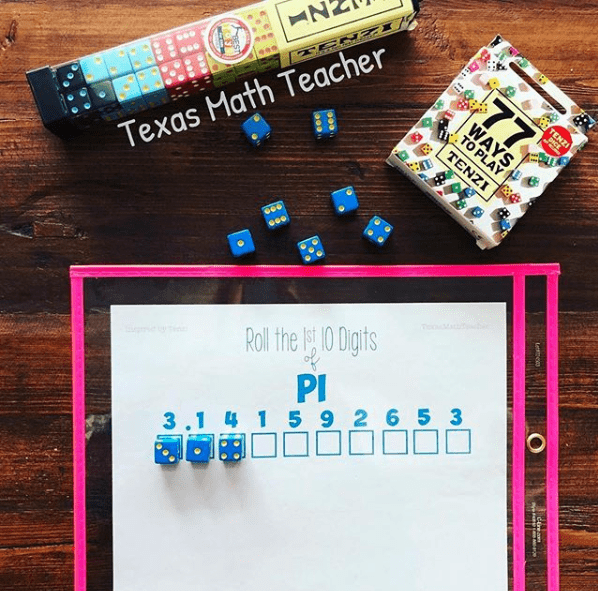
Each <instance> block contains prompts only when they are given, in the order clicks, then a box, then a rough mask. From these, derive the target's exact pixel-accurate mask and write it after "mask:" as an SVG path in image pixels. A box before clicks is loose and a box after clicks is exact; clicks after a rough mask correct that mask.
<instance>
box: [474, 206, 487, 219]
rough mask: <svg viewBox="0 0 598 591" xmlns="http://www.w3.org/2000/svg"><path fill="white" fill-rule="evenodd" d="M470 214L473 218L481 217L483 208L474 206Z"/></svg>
mask: <svg viewBox="0 0 598 591" xmlns="http://www.w3.org/2000/svg"><path fill="white" fill-rule="evenodd" d="M471 215H472V216H473V217H474V218H481V217H482V216H483V215H484V210H483V209H482V208H481V207H474V208H473V209H472V210H471Z"/></svg>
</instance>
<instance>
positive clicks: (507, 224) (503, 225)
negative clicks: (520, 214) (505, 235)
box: [498, 219, 511, 232]
mask: <svg viewBox="0 0 598 591" xmlns="http://www.w3.org/2000/svg"><path fill="white" fill-rule="evenodd" d="M498 225H499V226H500V229H501V230H502V231H503V232H506V231H507V230H510V229H511V222H510V221H509V220H507V219H504V220H500V222H498Z"/></svg>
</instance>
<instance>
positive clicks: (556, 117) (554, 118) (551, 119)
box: [548, 111, 559, 123]
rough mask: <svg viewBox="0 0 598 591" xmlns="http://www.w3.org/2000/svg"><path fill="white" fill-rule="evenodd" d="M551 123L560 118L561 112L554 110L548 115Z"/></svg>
mask: <svg viewBox="0 0 598 591" xmlns="http://www.w3.org/2000/svg"><path fill="white" fill-rule="evenodd" d="M548 118H549V119H550V122H551V123H556V122H557V121H558V120H559V114H558V113H555V112H554V111H553V112H552V113H550V115H548Z"/></svg>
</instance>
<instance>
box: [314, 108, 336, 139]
mask: <svg viewBox="0 0 598 591" xmlns="http://www.w3.org/2000/svg"><path fill="white" fill-rule="evenodd" d="M311 122H312V125H313V128H314V135H315V136H316V137H317V138H318V139H322V138H324V139H327V138H331V137H334V136H335V135H336V134H337V133H338V122H337V120H336V111H335V110H334V109H326V110H324V111H314V112H313V113H312V114H311Z"/></svg>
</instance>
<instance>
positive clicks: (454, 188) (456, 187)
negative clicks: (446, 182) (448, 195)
mask: <svg viewBox="0 0 598 591" xmlns="http://www.w3.org/2000/svg"><path fill="white" fill-rule="evenodd" d="M451 191H452V192H453V193H460V192H461V183H453V184H452V185H451Z"/></svg>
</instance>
